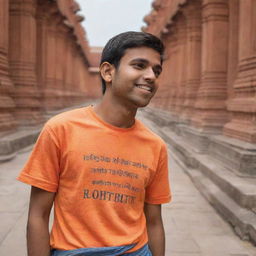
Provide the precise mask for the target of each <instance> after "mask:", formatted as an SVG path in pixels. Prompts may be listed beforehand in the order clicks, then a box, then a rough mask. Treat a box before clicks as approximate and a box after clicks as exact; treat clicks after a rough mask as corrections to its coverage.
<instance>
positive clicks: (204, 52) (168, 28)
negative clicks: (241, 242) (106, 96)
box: [142, 0, 256, 243]
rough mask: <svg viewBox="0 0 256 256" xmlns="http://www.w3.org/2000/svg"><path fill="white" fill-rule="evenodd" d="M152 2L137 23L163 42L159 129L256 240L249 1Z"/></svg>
mask: <svg viewBox="0 0 256 256" xmlns="http://www.w3.org/2000/svg"><path fill="white" fill-rule="evenodd" d="M152 7H153V8H152V11H151V13H150V14H148V15H147V16H145V17H144V21H145V22H146V24H147V26H145V27H143V28H142V30H143V31H145V32H150V33H152V34H155V35H157V36H159V37H160V38H161V39H162V40H163V42H164V44H165V46H166V56H165V58H166V60H165V62H164V71H163V74H162V75H161V82H160V88H159V91H158V93H157V96H156V98H155V100H154V104H153V105H154V107H157V108H161V109H163V110H164V111H163V112H162V124H163V125H164V126H166V127H165V128H163V136H166V138H167V139H169V141H170V143H171V144H172V145H173V152H174V153H175V156H176V158H177V161H178V162H180V164H181V165H182V166H183V168H184V170H185V171H186V172H187V173H188V174H189V176H190V177H191V178H192V180H193V181H194V182H195V184H196V185H197V187H198V188H199V189H200V190H201V191H202V193H203V194H204V195H205V196H206V198H207V199H208V200H209V201H210V202H211V203H212V204H213V205H214V206H215V208H216V209H217V210H218V211H219V212H221V213H222V215H223V216H224V217H225V218H227V220H228V221H230V223H231V224H232V225H233V226H234V228H235V231H236V232H237V233H238V234H239V236H240V237H242V238H243V239H250V240H252V241H253V242H254V243H256V122H255V120H256V97H255V92H256V47H255V38H256V30H255V27H256V18H255V17H256V1H254V0H232V1H228V0H155V1H154V2H153V4H152ZM159 113H160V112H159V111H157V112H156V114H155V117H154V118H160V119H161V115H160V114H159ZM149 116H150V115H149ZM151 116H152V115H151ZM166 120H168V121H166ZM167 135H168V136H167Z"/></svg>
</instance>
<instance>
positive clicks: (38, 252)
mask: <svg viewBox="0 0 256 256" xmlns="http://www.w3.org/2000/svg"><path fill="white" fill-rule="evenodd" d="M27 248H28V256H50V235H49V228H48V220H47V219H44V218H41V217H33V218H30V219H29V221H28V225H27Z"/></svg>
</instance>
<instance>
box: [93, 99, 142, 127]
mask: <svg viewBox="0 0 256 256" xmlns="http://www.w3.org/2000/svg"><path fill="white" fill-rule="evenodd" d="M94 111H95V113H96V114H97V115H98V116H99V117H100V118H101V119H102V120H104V121H105V122H107V123H109V124H111V125H113V126H117V127H120V128H129V127H131V126H132V125H133V124H134V122H135V115H136V112H137V108H131V107H127V106H125V105H123V104H119V103H118V102H115V101H112V100H109V99H106V98H105V97H103V99H102V101H101V102H100V103H99V104H97V105H96V106H95V107H94Z"/></svg>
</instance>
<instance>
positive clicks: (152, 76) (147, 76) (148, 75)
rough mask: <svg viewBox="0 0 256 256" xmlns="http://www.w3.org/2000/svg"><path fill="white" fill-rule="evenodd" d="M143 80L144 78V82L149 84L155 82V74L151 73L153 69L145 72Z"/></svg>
mask: <svg viewBox="0 0 256 256" xmlns="http://www.w3.org/2000/svg"><path fill="white" fill-rule="evenodd" d="M144 78H145V80H147V81H150V82H154V81H155V79H156V74H155V72H154V71H153V69H152V68H151V67H149V68H147V69H146V70H145V73H144Z"/></svg>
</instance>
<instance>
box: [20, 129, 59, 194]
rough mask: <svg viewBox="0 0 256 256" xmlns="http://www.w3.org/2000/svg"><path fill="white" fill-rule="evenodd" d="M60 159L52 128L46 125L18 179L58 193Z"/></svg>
mask: <svg viewBox="0 0 256 256" xmlns="http://www.w3.org/2000/svg"><path fill="white" fill-rule="evenodd" d="M59 159H60V150H59V147H58V143H57V139H56V137H55V136H54V134H53V132H52V131H51V129H50V127H48V126H47V125H45V127H44V128H43V130H42V132H41V133H40V135H39V137H38V140H37V142H36V144H35V146H34V148H33V151H32V153H31V155H30V157H29V160H28V162H27V163H26V165H25V167H24V168H23V170H22V171H21V173H20V174H19V176H18V177H17V179H18V180H19V181H22V182H24V183H27V184H29V185H31V186H35V187H38V188H41V189H44V190H46V191H50V192H56V191H57V189H58V181H59V172H60V167H59Z"/></svg>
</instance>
